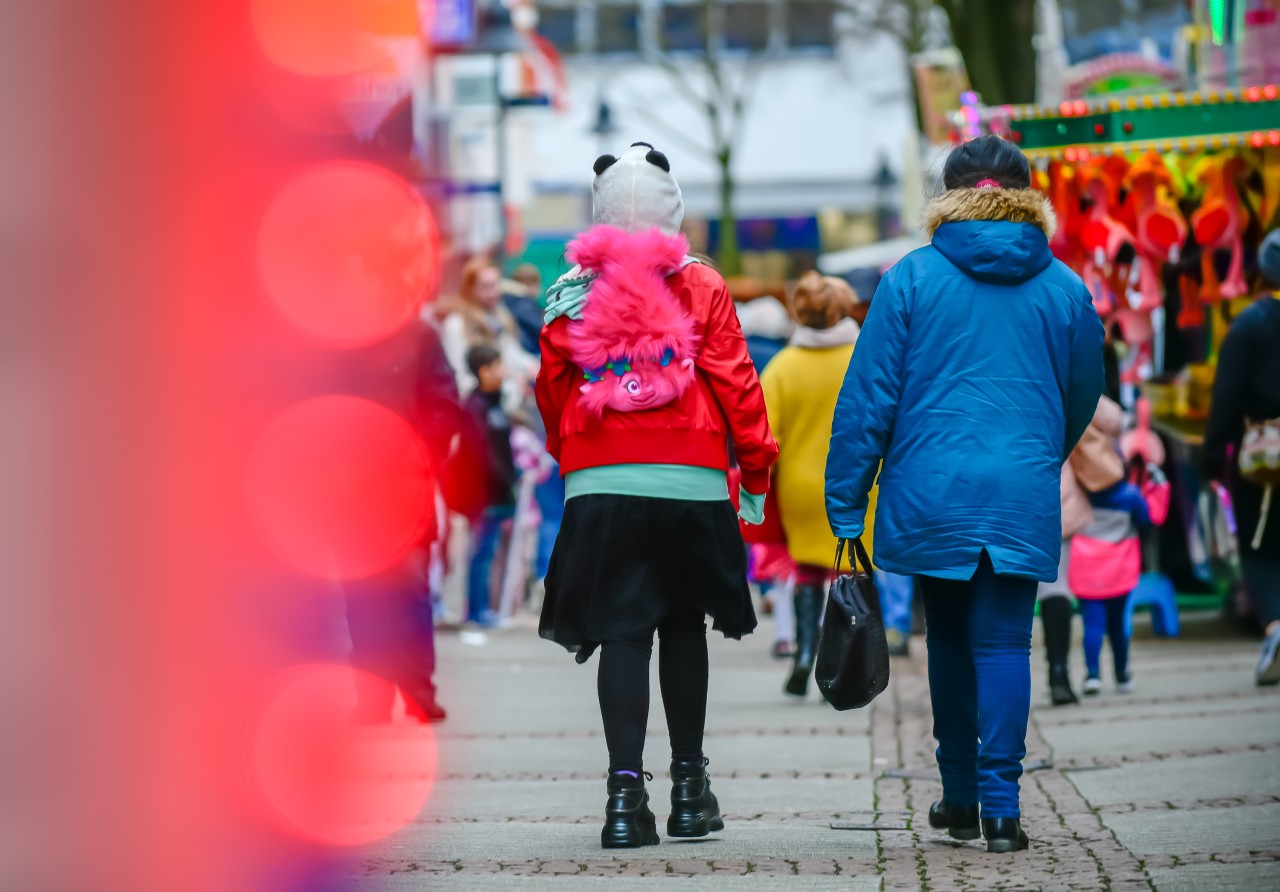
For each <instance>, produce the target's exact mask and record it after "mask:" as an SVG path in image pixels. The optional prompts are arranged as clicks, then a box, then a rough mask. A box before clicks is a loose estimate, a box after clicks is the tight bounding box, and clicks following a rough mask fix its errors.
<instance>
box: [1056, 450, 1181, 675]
mask: <svg viewBox="0 0 1280 892" xmlns="http://www.w3.org/2000/svg"><path fill="white" fill-rule="evenodd" d="M1089 503H1090V505H1091V506H1092V508H1093V520H1092V521H1091V522H1090V523H1089V525H1088V526H1087V527H1085V528H1084V529H1083V530H1081V531H1080V532H1079V533H1077V534H1076V535H1075V537H1074V538H1073V539H1072V540H1071V558H1070V564H1069V566H1068V570H1067V575H1068V581H1069V585H1070V587H1071V591H1072V593H1074V594H1075V596H1076V597H1077V598H1078V599H1079V601H1080V616H1081V618H1082V619H1083V620H1084V661H1085V666H1086V668H1087V670H1088V675H1087V677H1086V678H1085V682H1084V692H1085V694H1097V693H1098V692H1099V691H1101V690H1102V679H1101V673H1100V671H1099V663H1100V658H1101V655H1102V637H1103V635H1104V634H1105V635H1106V636H1107V638H1109V639H1110V640H1111V654H1112V658H1113V659H1114V663H1115V673H1116V690H1117V691H1118V692H1120V693H1122V694H1127V693H1130V692H1132V691H1133V673H1132V672H1131V671H1129V636H1128V634H1127V633H1126V631H1125V608H1126V606H1127V603H1128V600H1129V594H1130V593H1131V592H1132V591H1133V590H1134V588H1136V587H1137V585H1138V579H1139V577H1140V576H1141V575H1142V545H1141V542H1140V540H1139V536H1138V534H1139V532H1140V531H1142V530H1144V529H1147V528H1149V527H1151V526H1159V525H1160V524H1162V523H1164V520H1165V517H1166V516H1167V515H1168V513H1169V483H1168V481H1167V480H1165V477H1164V474H1162V473H1161V471H1160V469H1159V467H1157V466H1156V465H1153V464H1148V465H1145V466H1144V465H1142V464H1140V463H1138V464H1135V465H1134V472H1133V474H1131V476H1130V479H1128V480H1121V481H1120V482H1119V483H1116V484H1114V485H1112V486H1109V487H1107V488H1106V489H1103V490H1100V491H1098V492H1093V493H1089Z"/></svg>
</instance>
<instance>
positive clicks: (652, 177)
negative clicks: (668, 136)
mask: <svg viewBox="0 0 1280 892" xmlns="http://www.w3.org/2000/svg"><path fill="white" fill-rule="evenodd" d="M595 172H596V179H595V182H594V184H593V185H592V188H591V193H592V221H593V222H594V223H595V224H596V225H600V224H603V225H605V226H612V227H614V228H615V229H621V230H622V231H623V232H647V231H648V230H650V229H654V228H656V229H659V230H661V231H662V232H663V233H664V234H665V235H675V234H677V233H678V232H679V231H680V224H681V223H683V222H684V199H683V198H682V197H681V195H680V186H679V184H678V183H676V178H675V177H673V176H672V175H671V164H670V162H668V161H667V156H666V155H663V154H662V153H661V152H659V151H657V150H655V149H654V148H653V146H651V145H649V144H648V143H644V142H638V143H634V144H632V145H631V147H630V148H628V149H627V150H626V151H625V152H623V153H622V155H621V157H616V158H615V157H614V156H613V155H601V156H600V157H599V158H597V159H596V163H595Z"/></svg>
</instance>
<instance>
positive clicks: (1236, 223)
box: [1191, 155, 1249, 303]
mask: <svg viewBox="0 0 1280 892" xmlns="http://www.w3.org/2000/svg"><path fill="white" fill-rule="evenodd" d="M1248 166H1249V163H1248V162H1247V161H1246V160H1245V159H1244V158H1241V157H1240V156H1238V155H1229V156H1225V157H1224V156H1221V155H1209V156H1206V157H1204V158H1202V159H1201V160H1200V161H1199V162H1197V163H1196V165H1195V166H1194V167H1193V168H1192V169H1191V176H1192V178H1193V179H1195V180H1197V181H1199V182H1202V183H1203V184H1204V197H1203V198H1202V199H1201V201H1200V208H1199V210H1197V211H1196V212H1195V213H1194V214H1192V215H1191V229H1192V231H1193V232H1194V233H1195V236H1196V242H1198V243H1199V245H1200V248H1201V251H1202V253H1201V257H1200V272H1201V276H1202V279H1201V282H1202V284H1201V287H1200V297H1201V299H1202V300H1204V301H1205V302H1208V303H1213V302H1215V301H1220V300H1231V299H1232V298H1236V297H1241V296H1243V295H1245V294H1247V293H1248V291H1249V286H1248V284H1247V283H1246V282H1245V279H1244V244H1243V241H1242V239H1241V234H1242V231H1243V228H1244V222H1245V220H1244V212H1243V208H1242V207H1241V203H1240V193H1239V192H1238V191H1237V189H1236V179H1237V177H1239V176H1240V175H1241V174H1243V173H1244V172H1245V171H1246V170H1247V169H1248ZM1218 250H1230V251H1231V265H1230V266H1229V267H1228V268H1227V276H1226V278H1225V279H1222V280H1221V281H1219V280H1218V274H1217V271H1216V270H1215V269H1214V268H1213V255H1214V252H1215V251H1218Z"/></svg>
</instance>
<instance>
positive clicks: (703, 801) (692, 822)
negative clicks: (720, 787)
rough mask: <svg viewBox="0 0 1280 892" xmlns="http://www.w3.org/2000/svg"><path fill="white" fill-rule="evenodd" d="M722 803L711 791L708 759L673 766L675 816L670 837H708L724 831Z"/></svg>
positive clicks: (672, 818)
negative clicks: (711, 833) (713, 832)
mask: <svg viewBox="0 0 1280 892" xmlns="http://www.w3.org/2000/svg"><path fill="white" fill-rule="evenodd" d="M723 829H724V821H723V820H721V818H720V803H719V802H717V801H716V794H715V793H712V792H711V781H710V779H709V778H708V777H707V760H706V759H698V760H696V761H693V762H683V761H681V762H675V761H673V762H672V763H671V816H670V817H669V818H667V836H679V837H685V838H688V837H698V836H706V835H707V834H708V833H710V832H711V831H713V830H723Z"/></svg>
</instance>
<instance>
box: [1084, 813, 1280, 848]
mask: <svg viewBox="0 0 1280 892" xmlns="http://www.w3.org/2000/svg"><path fill="white" fill-rule="evenodd" d="M1103 821H1104V822H1105V823H1106V825H1107V827H1109V828H1110V829H1111V830H1112V832H1113V833H1115V835H1116V839H1118V840H1120V843H1121V844H1122V845H1124V846H1125V847H1126V848H1128V849H1129V850H1130V851H1133V852H1137V853H1139V854H1143V855H1178V856H1180V857H1181V856H1187V855H1194V854H1197V853H1201V852H1236V851H1241V852H1248V851H1253V850H1263V849H1276V848H1280V803H1277V804H1274V805H1252V806H1240V807H1238V808H1220V809H1213V810H1211V811H1205V810H1201V809H1174V810H1168V811H1150V812H1133V813H1131V814H1119V815H1106V816H1104V817H1103Z"/></svg>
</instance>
